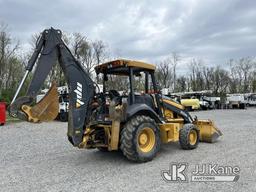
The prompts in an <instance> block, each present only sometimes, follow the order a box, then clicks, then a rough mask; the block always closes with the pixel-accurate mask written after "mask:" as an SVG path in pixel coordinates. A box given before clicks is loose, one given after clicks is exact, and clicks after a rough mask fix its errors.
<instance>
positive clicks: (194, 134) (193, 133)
mask: <svg viewBox="0 0 256 192" xmlns="http://www.w3.org/2000/svg"><path fill="white" fill-rule="evenodd" d="M196 141H197V132H196V130H191V131H190V133H189V144H190V145H195V144H196Z"/></svg>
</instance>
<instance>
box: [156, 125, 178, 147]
mask: <svg viewBox="0 0 256 192" xmlns="http://www.w3.org/2000/svg"><path fill="white" fill-rule="evenodd" d="M181 126H182V124H180V123H165V124H159V127H160V134H161V141H162V142H163V143H169V142H175V141H178V140H179V130H180V128H181Z"/></svg>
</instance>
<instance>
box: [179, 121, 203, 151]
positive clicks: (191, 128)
mask: <svg viewBox="0 0 256 192" xmlns="http://www.w3.org/2000/svg"><path fill="white" fill-rule="evenodd" d="M179 142H180V146H181V148H182V149H195V148H197V146H198V143H199V130H198V129H197V127H196V126H195V125H193V124H190V123H189V124H185V125H184V126H183V127H182V129H180V133H179Z"/></svg>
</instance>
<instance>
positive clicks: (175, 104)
mask: <svg viewBox="0 0 256 192" xmlns="http://www.w3.org/2000/svg"><path fill="white" fill-rule="evenodd" d="M163 102H164V103H167V104H169V105H173V106H175V107H177V108H179V109H184V106H182V105H181V104H179V103H176V102H175V101H172V100H169V99H163Z"/></svg>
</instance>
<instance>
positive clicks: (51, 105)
mask: <svg viewBox="0 0 256 192" xmlns="http://www.w3.org/2000/svg"><path fill="white" fill-rule="evenodd" d="M22 110H23V111H24V112H25V113H26V114H27V116H28V121H30V122H34V123H36V122H40V121H52V120H54V119H55V118H56V117H57V115H58V112H59V99H58V91H57V86H56V83H52V86H51V88H50V90H49V91H48V92H47V94H46V95H45V96H44V97H43V99H41V100H40V101H39V102H38V103H37V104H36V105H35V106H33V107H30V106H28V105H22Z"/></svg>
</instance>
